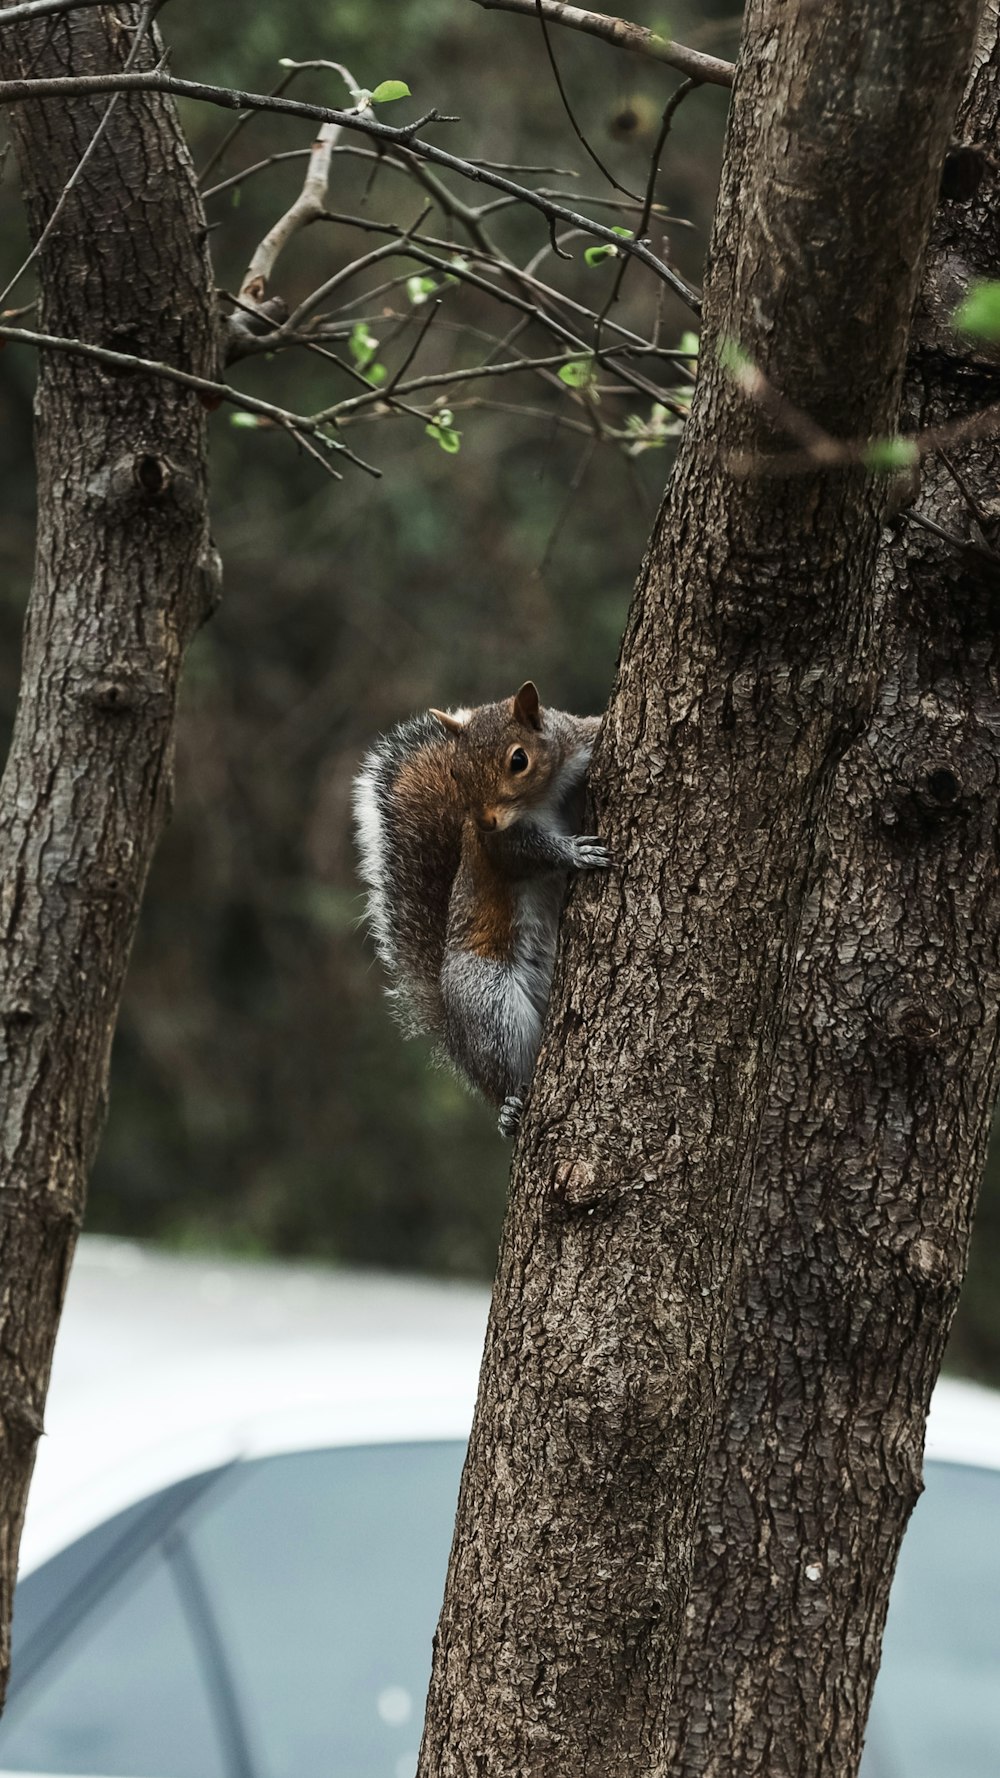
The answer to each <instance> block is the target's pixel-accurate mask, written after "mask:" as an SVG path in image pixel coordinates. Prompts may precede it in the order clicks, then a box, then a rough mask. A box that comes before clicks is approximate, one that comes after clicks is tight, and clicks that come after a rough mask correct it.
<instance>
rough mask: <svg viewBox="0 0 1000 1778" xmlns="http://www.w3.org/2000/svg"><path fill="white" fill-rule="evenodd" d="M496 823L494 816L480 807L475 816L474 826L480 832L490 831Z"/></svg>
mask: <svg viewBox="0 0 1000 1778" xmlns="http://www.w3.org/2000/svg"><path fill="white" fill-rule="evenodd" d="M496 824H497V818H496V816H495V815H491V814H489V813H488V811H487V810H486V809H481V810H480V811H479V813H478V814H477V816H476V826H477V827H478V829H479V831H480V833H492V832H493V830H494V828H495V827H496Z"/></svg>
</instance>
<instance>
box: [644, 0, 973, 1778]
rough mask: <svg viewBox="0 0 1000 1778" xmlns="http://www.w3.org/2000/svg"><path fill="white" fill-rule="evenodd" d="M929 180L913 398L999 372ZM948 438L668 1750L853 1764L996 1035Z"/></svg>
mask: <svg viewBox="0 0 1000 1778" xmlns="http://www.w3.org/2000/svg"><path fill="white" fill-rule="evenodd" d="M998 123H1000V43H998V37H997V8H996V6H995V5H993V6H991V7H989V8H988V9H987V14H986V17H985V18H984V25H983V35H982V37H981V42H980V53H979V55H978V56H977V60H976V68H975V73H974V76H973V78H972V81H971V83H970V86H969V90H968V93H967V96H966V101H965V104H964V106H963V110H962V113H961V116H960V119H959V124H958V135H959V137H960V138H961V139H962V140H963V142H964V143H966V144H968V145H970V148H971V145H973V144H975V143H981V144H989V143H992V142H995V141H996V133H997V126H998ZM977 181H978V182H979V183H978V186H977ZM944 192H945V193H946V194H947V193H951V194H952V195H951V196H947V195H946V196H944V197H943V199H942V203H941V206H940V210H939V214H938V217H937V222H936V227H935V236H934V244H933V249H932V253H931V256H930V259H929V265H928V273H927V277H926V281H925V284H924V289H923V297H922V301H921V305H920V308H919V310H918V313H917V317H916V321H915V326H914V334H913V350H912V355H911V364H910V377H909V381H908V388H907V403H906V405H907V409H908V416H909V419H910V421H911V423H912V424H913V425H914V426H932V425H933V426H937V425H940V424H942V423H945V422H949V421H954V420H956V419H957V418H959V417H961V416H962V415H965V414H967V413H968V412H970V411H972V410H975V409H976V408H977V407H980V406H983V405H985V404H986V403H988V402H990V401H995V400H996V399H997V397H998V395H1000V373H998V371H997V369H996V363H995V360H994V361H993V363H991V364H987V363H984V362H983V360H982V358H981V357H977V355H975V354H974V353H972V352H971V350H970V349H969V348H968V346H967V344H966V345H963V342H962V341H961V340H960V339H959V338H957V337H956V335H955V333H954V330H953V329H952V328H951V326H950V325H949V321H950V316H951V314H952V313H953V311H954V309H955V307H956V304H957V303H958V301H959V300H960V298H961V296H962V295H963V293H964V290H965V288H966V287H967V284H968V281H969V279H970V277H972V276H981V277H982V276H986V277H996V275H997V273H998V270H1000V263H998V259H1000V256H998V247H1000V203H998V199H1000V178H998V170H997V167H996V163H995V160H994V158H993V157H992V155H991V154H990V153H989V152H987V153H984V154H981V153H978V152H976V151H974V150H972V151H971V152H969V153H966V154H964V155H961V156H953V157H952V158H951V161H950V166H949V170H948V173H947V176H946V179H945V184H944ZM951 461H952V462H953V463H954V466H955V472H956V473H954V474H953V473H951V472H950V471H949V469H948V467H947V464H946V462H945V461H944V460H942V459H941V458H940V457H938V458H934V459H933V460H932V461H930V462H929V463H927V464H926V465H925V467H924V470H923V475H922V479H921V485H920V487H919V490H917V489H914V506H913V510H914V511H916V512H917V513H918V514H920V515H923V516H926V517H928V518H930V519H932V520H933V521H935V522H936V523H937V524H939V525H940V526H942V527H943V528H944V530H945V531H946V532H947V533H948V534H949V535H950V536H951V537H953V538H956V539H960V540H963V541H964V542H965V543H966V544H967V545H969V547H968V548H963V547H962V545H961V543H959V544H958V545H957V546H953V545H952V544H950V543H948V542H946V541H944V540H942V539H941V538H939V537H937V536H934V535H932V534H929V533H928V532H927V531H926V530H925V529H921V528H920V527H919V526H918V525H916V524H914V523H913V522H912V521H908V522H907V521H903V522H901V523H899V524H898V525H897V526H895V527H894V529H893V531H892V534H891V535H890V536H889V538H888V540H887V542H886V544H885V546H884V548H883V551H882V555H881V558H880V562H879V570H878V574H879V588H880V595H881V600H882V609H883V612H884V620H883V621H884V622H885V623H886V625H887V627H888V629H889V647H888V656H887V661H886V669H885V674H884V678H883V681H882V686H881V693H880V697H879V701H878V706H877V710H876V713H875V717H874V720H873V723H872V726H871V729H870V731H869V732H868V734H866V735H865V736H864V737H863V738H860V739H859V740H858V741H856V742H855V744H854V745H853V746H852V747H851V749H850V750H849V751H848V753H847V754H845V757H844V759H843V761H842V763H841V766H840V770H839V772H838V775H837V780H836V785H835V790H834V795H833V797H832V799H831V803H830V806H829V810H828V815H827V821H826V828H825V834H824V839H823V845H822V847H821V857H820V859H819V861H818V862H819V865H820V869H819V871H818V874H817V878H816V881H815V883H814V885H813V889H812V893H811V896H810V899H809V905H808V913H807V917H806V920H805V922H804V926H803V931H802V935H801V938H800V958H799V964H798V969H797V972H796V976H795V982H794V989H793V995H792V1003H791V1014H790V1018H789V1022H788V1025H787V1027H786V1031H785V1034H784V1037H783V1041H782V1044H781V1048H780V1052H779V1058H778V1064H777V1067H776V1071H775V1076H774V1081H773V1085H772V1090H771V1096H770V1102H769V1105H768V1109H767V1114H766V1117H765V1120H764V1125H763V1129H762V1137H761V1142H760V1146H759V1149H758V1157H757V1165H756V1178H755V1184H754V1190H753V1198H752V1208H751V1217H750V1222H749V1228H748V1238H747V1242H746V1255H747V1261H746V1274H745V1278H744V1281H743V1285H742V1296H741V1300H740V1303H739V1308H738V1312H737V1313H736V1314H735V1315H734V1320H733V1324H732V1327H731V1335H730V1341H729V1375H728V1382H727V1389H726V1394H725V1396H724V1399H723V1403H722V1409H721V1412H720V1421H719V1430H718V1432H717V1434H716V1439H715V1442H714V1444H713V1447H712V1452H711V1457H710V1461H709V1466H708V1474H707V1482H706V1494H705V1506H704V1512H703V1518H702V1525H701V1536H700V1545H699V1550H698V1557H697V1563H696V1570H695V1581H694V1587H693V1591H692V1595H691V1599H690V1603H689V1606H688V1612H687V1620H686V1621H687V1638H686V1643H685V1646H684V1649H683V1652H682V1659H681V1663H680V1670H679V1677H678V1684H677V1691H676V1696H675V1715H676V1754H675V1761H674V1763H672V1764H671V1767H670V1770H671V1771H672V1772H673V1771H676V1772H677V1773H682V1774H684V1775H685V1778H704V1775H706V1774H711V1775H712V1778H730V1775H731V1774H732V1773H734V1772H739V1773H740V1774H741V1778H765V1774H766V1778H786V1775H787V1778H792V1775H793V1774H794V1775H795V1778H820V1775H823V1778H850V1774H852V1773H853V1772H854V1771H855V1770H856V1769H857V1764H858V1760H859V1758H860V1753H861V1744H862V1737H863V1734H864V1727H865V1720H866V1717H867V1713H868V1705H869V1701H870V1697H871V1690H872V1685H873V1683H874V1679H875V1675H876V1672H877V1670H878V1657H879V1649H880V1643H881V1636H882V1628H883V1623H884V1620H885V1612H886V1605H887V1601H888V1593H889V1586H890V1582H891V1579H892V1574H893V1569H894V1566H895V1561H896V1555H897V1552H898V1549H899V1544H900V1539H901V1538H902V1535H903V1531H904V1529H905V1526H906V1521H907V1518H908V1516H909V1513H910V1510H911V1508H912V1506H913V1504H914V1501H915V1500H916V1498H917V1495H918V1493H919V1491H920V1486H921V1482H920V1476H921V1459H922V1452H923V1439H924V1422H925V1417H926V1412H927V1405H928V1401H929V1397H930V1393H931V1389H932V1387H933V1384H934V1381H935V1379H936V1377H937V1373H938V1367H939V1365H940V1362H941V1353H942V1348H943V1346H944V1341H945V1337H946V1335H947V1332H948V1326H949V1323H950V1320H951V1315H952V1311H953V1309H954V1306H955V1302H956V1298H957V1294H958V1289H959V1285H960V1282H961V1279H962V1276H963V1273H964V1269H965V1260H966V1248H967V1241H968V1234H969V1225H970V1220H971V1215H972V1206H973V1202H974V1196H975V1191H976V1188H977V1186H978V1183H979V1178H980V1173H981V1169H982V1164H983V1158H984V1154H985V1146H986V1138H987V1132H988V1128H989V1119H990V1112H991V1109H992V1106H993V1104H994V1101H995V1098H996V1093H997V1087H998V1061H1000V1058H998V1045H997V1016H998V1009H1000V880H998V874H997V842H998V794H1000V644H998V637H997V611H998V601H1000V559H998V558H996V557H994V558H992V559H990V556H989V549H990V548H991V547H994V548H995V547H996V545H997V544H998V543H1000V525H998V520H1000V506H998V503H997V489H998V486H1000V448H998V446H997V444H996V443H995V442H993V441H991V442H990V443H988V444H976V445H974V446H971V447H970V446H966V447H963V448H958V449H956V450H955V451H954V453H953V455H952V456H951ZM962 484H964V485H965V487H966V488H967V489H968V491H969V494H970V495H971V497H972V499H973V500H975V501H980V502H982V506H983V509H984V512H983V515H982V519H981V521H977V519H976V517H975V515H974V514H973V512H972V511H971V509H970V504H969V500H968V499H967V498H966V497H965V495H963V492H962ZM977 545H979V546H983V545H985V546H986V547H985V549H984V548H983V547H976V546H977Z"/></svg>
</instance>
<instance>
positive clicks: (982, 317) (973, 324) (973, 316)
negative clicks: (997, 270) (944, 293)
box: [952, 279, 1000, 340]
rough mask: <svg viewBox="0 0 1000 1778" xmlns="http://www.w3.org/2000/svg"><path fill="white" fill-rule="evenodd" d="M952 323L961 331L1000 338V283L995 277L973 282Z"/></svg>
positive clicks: (988, 338) (979, 336)
mask: <svg viewBox="0 0 1000 1778" xmlns="http://www.w3.org/2000/svg"><path fill="white" fill-rule="evenodd" d="M952 323H953V325H954V326H955V327H957V328H958V330H959V332H960V333H971V334H974V335H976V336H977V337H978V338H979V339H984V340H1000V284H998V283H996V282H995V281H994V280H993V279H988V280H982V281H980V282H978V283H975V284H971V285H970V286H969V291H968V295H967V296H966V298H965V300H964V302H961V303H959V305H958V308H957V309H956V310H955V313H954V315H953V316H952Z"/></svg>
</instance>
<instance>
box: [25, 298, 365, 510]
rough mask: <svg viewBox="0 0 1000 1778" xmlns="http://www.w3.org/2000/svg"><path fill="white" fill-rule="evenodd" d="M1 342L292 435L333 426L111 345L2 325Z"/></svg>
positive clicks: (325, 417) (322, 417)
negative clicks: (84, 362) (151, 384)
mask: <svg viewBox="0 0 1000 1778" xmlns="http://www.w3.org/2000/svg"><path fill="white" fill-rule="evenodd" d="M0 340H11V341H13V342H15V343H16V344H18V345H24V346H36V347H40V348H42V349H43V350H45V351H49V352H68V353H69V354H70V355H71V356H73V357H77V358H90V359H93V360H94V362H95V363H97V364H105V365H107V367H108V369H109V370H117V371H119V372H120V371H132V372H134V373H135V374H138V375H145V376H153V377H163V378H165V379H166V381H167V382H168V383H180V384H181V385H182V386H183V387H184V388H185V389H193V390H194V391H195V392H196V394H198V395H201V396H207V397H208V398H209V400H208V402H207V403H206V405H208V406H213V407H214V406H216V405H218V404H219V403H220V402H223V401H228V402H229V403H230V404H231V405H232V406H233V407H236V408H240V409H241V410H242V411H243V412H244V413H247V414H257V415H258V416H259V417H260V418H261V419H264V420H270V421H271V422H272V423H273V424H274V425H275V426H280V427H281V428H282V429H283V430H285V431H288V432H291V433H317V432H320V431H321V429H322V428H323V427H324V426H328V425H330V424H331V423H332V419H333V416H332V415H331V414H327V413H322V414H312V415H309V414H293V413H291V412H290V411H289V410H288V408H283V407H275V405H274V404H273V402H270V401H261V400H260V398H259V397H258V396H256V395H246V394H244V392H243V390H242V389H233V388H232V387H231V386H230V384H229V383H217V382H214V381H213V380H212V378H211V377H199V376H195V375H194V373H193V372H192V371H188V370H178V369H177V367H176V365H173V364H164V363H161V362H160V361H159V360H157V359H155V358H137V357H135V355H134V354H133V353H131V352H113V351H111V349H110V347H108V346H94V345H91V344H90V343H89V342H88V341H87V340H72V339H62V338H60V337H59V336H58V335H56V334H49V333H35V332H33V331H32V330H30V329H28V328H26V327H8V326H7V325H6V324H5V323H4V322H0ZM325 442H326V443H327V444H329V445H330V448H331V449H332V450H336V451H338V452H342V453H343V455H344V456H346V457H349V458H350V459H351V461H352V462H353V463H357V464H358V466H359V468H361V469H363V470H365V472H366V473H367V474H368V475H374V476H378V475H381V473H382V472H381V470H379V469H375V468H374V467H373V465H372V464H370V463H365V462H364V461H363V460H362V459H361V458H360V457H356V456H355V454H354V452H353V451H349V450H348V448H347V446H346V445H345V444H342V443H341V442H340V441H339V440H338V441H337V442H336V443H334V442H333V441H332V440H329V439H328V440H326V441H325Z"/></svg>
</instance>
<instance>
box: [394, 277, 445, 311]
mask: <svg viewBox="0 0 1000 1778" xmlns="http://www.w3.org/2000/svg"><path fill="white" fill-rule="evenodd" d="M454 281H455V280H452V282H454ZM436 289H437V285H436V283H435V282H434V279H433V278H431V277H429V276H428V275H427V274H426V273H421V272H414V274H413V277H412V278H407V280H406V294H407V296H408V297H409V299H410V301H411V303H412V304H413V306H414V308H417V307H418V306H419V305H420V303H425V302H426V301H427V298H428V297H429V296H433V294H434V292H435V290H436Z"/></svg>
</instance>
